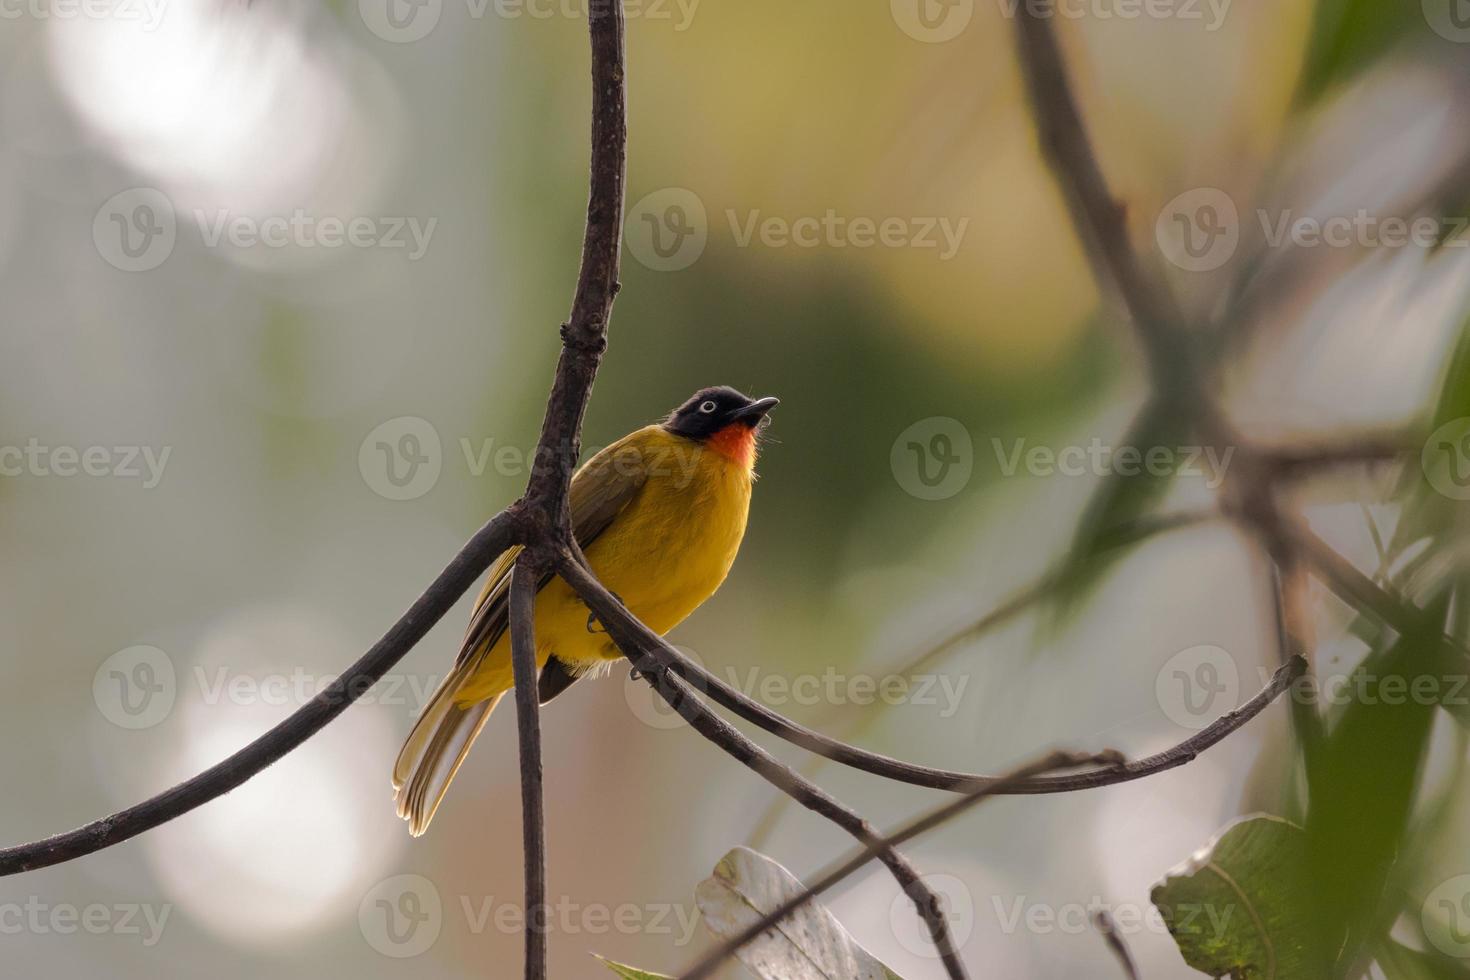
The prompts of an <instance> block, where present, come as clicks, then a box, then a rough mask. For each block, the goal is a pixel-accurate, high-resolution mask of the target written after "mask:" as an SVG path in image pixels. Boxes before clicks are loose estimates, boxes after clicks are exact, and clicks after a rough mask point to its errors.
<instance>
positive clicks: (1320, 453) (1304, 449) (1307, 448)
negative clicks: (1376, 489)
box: [1256, 433, 1419, 480]
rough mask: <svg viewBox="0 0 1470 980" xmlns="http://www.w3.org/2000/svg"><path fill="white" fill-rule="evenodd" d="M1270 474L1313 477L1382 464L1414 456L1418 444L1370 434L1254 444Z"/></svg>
mask: <svg viewBox="0 0 1470 980" xmlns="http://www.w3.org/2000/svg"><path fill="white" fill-rule="evenodd" d="M1256 452H1257V454H1258V455H1259V456H1260V457H1261V459H1262V461H1263V462H1264V463H1265V464H1266V466H1268V467H1269V468H1270V470H1271V472H1272V474H1273V475H1274V476H1275V477H1277V478H1279V479H1283V480H1294V479H1301V478H1304V477H1310V476H1316V475H1317V474H1319V473H1322V472H1324V471H1327V470H1334V469H1339V468H1342V467H1348V466H1382V465H1387V464H1391V463H1402V462H1403V461H1404V460H1405V459H1410V458H1412V457H1414V456H1416V455H1417V454H1418V452H1419V449H1418V447H1416V446H1415V445H1414V444H1413V440H1412V439H1410V438H1409V437H1408V436H1407V435H1403V434H1398V433H1390V434H1386V435H1383V434H1369V435H1361V436H1352V437H1349V438H1346V439H1334V440H1322V441H1320V442H1314V443H1303V444H1299V445H1294V446H1282V447H1279V448H1278V447H1265V446H1259V447H1256Z"/></svg>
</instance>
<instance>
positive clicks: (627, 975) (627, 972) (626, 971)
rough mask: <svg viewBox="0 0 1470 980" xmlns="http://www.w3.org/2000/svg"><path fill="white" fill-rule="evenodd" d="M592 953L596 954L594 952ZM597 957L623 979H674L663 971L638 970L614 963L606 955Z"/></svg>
mask: <svg viewBox="0 0 1470 980" xmlns="http://www.w3.org/2000/svg"><path fill="white" fill-rule="evenodd" d="M592 955H594V956H597V954H596V953H594V954H592ZM597 958H598V959H599V960H601V961H602V964H603V965H604V966H606V967H607V968H608V969H609V970H611V971H613V972H614V973H616V974H617V975H618V976H620V977H622V978H623V980H674V978H673V977H670V976H668V975H667V974H664V973H649V972H648V971H647V970H638V969H635V968H633V967H631V966H627V965H626V964H623V963H614V962H613V961H612V960H610V959H608V958H607V957H606V956H598V957H597Z"/></svg>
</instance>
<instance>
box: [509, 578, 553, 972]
mask: <svg viewBox="0 0 1470 980" xmlns="http://www.w3.org/2000/svg"><path fill="white" fill-rule="evenodd" d="M540 577H541V574H540V571H539V570H537V569H536V568H534V567H532V566H531V564H530V563H529V562H528V561H527V560H526V559H525V558H521V559H520V560H518V561H517V562H516V567H515V570H514V571H512V572H511V576H510V649H511V663H512V664H513V665H514V670H515V691H516V727H517V729H518V733H519V736H520V755H521V837H522V841H523V843H524V850H525V865H526V866H525V885H526V905H525V909H526V973H525V975H526V980H546V931H547V929H546V808H545V801H544V798H543V794H542V787H541V782H542V766H541V702H540V699H539V697H538V696H537V691H536V630H535V622H536V583H537V581H538V580H539V579H540Z"/></svg>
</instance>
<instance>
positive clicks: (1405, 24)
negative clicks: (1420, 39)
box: [1297, 0, 1458, 105]
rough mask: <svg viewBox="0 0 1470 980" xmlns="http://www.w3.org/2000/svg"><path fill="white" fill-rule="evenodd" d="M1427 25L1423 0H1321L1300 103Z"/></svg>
mask: <svg viewBox="0 0 1470 980" xmlns="http://www.w3.org/2000/svg"><path fill="white" fill-rule="evenodd" d="M1449 2H1451V3H1455V2H1458V0H1449ZM1423 27H1425V22H1424V18H1423V14H1422V13H1421V12H1420V3H1419V0H1392V2H1385V0H1318V2H1317V9H1316V13H1315V14H1314V16H1313V18H1312V39H1311V44H1310V46H1309V48H1308V50H1307V59H1306V63H1305V64H1304V65H1303V66H1302V74H1301V78H1300V79H1299V81H1298V83H1297V102H1298V104H1302V105H1305V104H1307V103H1309V102H1313V101H1315V100H1317V99H1318V98H1320V97H1321V96H1322V94H1323V93H1325V92H1326V91H1327V90H1328V89H1330V88H1332V87H1333V85H1335V84H1336V83H1338V82H1342V81H1345V80H1346V79H1349V78H1351V77H1352V76H1354V75H1356V74H1358V72H1360V71H1362V70H1363V69H1365V68H1367V67H1368V66H1369V65H1371V64H1372V63H1373V62H1374V61H1376V60H1377V59H1378V57H1379V56H1380V55H1382V54H1383V53H1384V52H1385V51H1388V50H1389V49H1390V48H1391V47H1393V45H1394V43H1395V42H1397V41H1398V40H1400V39H1401V38H1402V37H1403V36H1404V35H1406V34H1407V33H1409V31H1410V30H1411V29H1413V28H1423ZM1423 33H1424V34H1426V35H1427V34H1428V31H1427V30H1425V31H1424V32H1423Z"/></svg>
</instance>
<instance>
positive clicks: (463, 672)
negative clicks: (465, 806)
mask: <svg viewBox="0 0 1470 980" xmlns="http://www.w3.org/2000/svg"><path fill="white" fill-rule="evenodd" d="M473 659H474V658H467V659H466V661H465V662H464V663H461V664H459V665H458V666H456V667H455V669H454V671H453V672H452V673H451V674H450V675H449V676H448V677H446V678H445V679H444V683H442V684H440V685H439V689H438V690H437V691H435V692H434V696H433V698H431V699H430V701H429V704H428V706H427V707H426V708H424V711H423V714H421V715H419V719H418V721H417V722H415V723H414V726H413V731H412V732H410V733H409V736H408V740H407V741H405V742H404V743H403V749H402V751H400V752H399V753H398V761H397V762H396V763H394V765H393V790H394V801H395V802H396V803H397V804H398V815H399V816H400V817H402V818H403V819H404V820H407V821H408V832H409V833H410V834H412V835H413V836H415V837H418V836H419V835H421V834H422V833H423V832H424V831H426V830H428V829H429V821H431V820H433V819H434V812H435V811H436V810H438V809H439V804H440V803H441V802H442V801H443V800H444V794H445V793H446V792H447V791H448V789H449V784H450V783H451V782H453V780H454V775H455V773H457V772H459V767H460V766H461V765H463V764H464V760H465V756H466V755H468V754H469V751H470V746H471V745H473V744H474V742H475V738H476V737H477V736H478V735H479V734H480V730H481V729H483V728H484V727H485V722H486V721H488V720H489V718H490V712H492V711H494V710H495V706H496V705H497V704H498V703H500V699H501V697H502V696H503V695H504V694H505V691H504V690H502V691H499V692H496V693H494V694H493V695H491V696H490V697H489V698H488V699H486V700H480V701H473V702H470V703H468V704H463V703H461V702H460V700H459V698H458V695H459V693H460V692H461V691H462V690H463V689H464V687H465V686H466V685H467V684H468V683H469V681H470V679H471V677H472V675H473V674H474V668H473Z"/></svg>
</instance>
